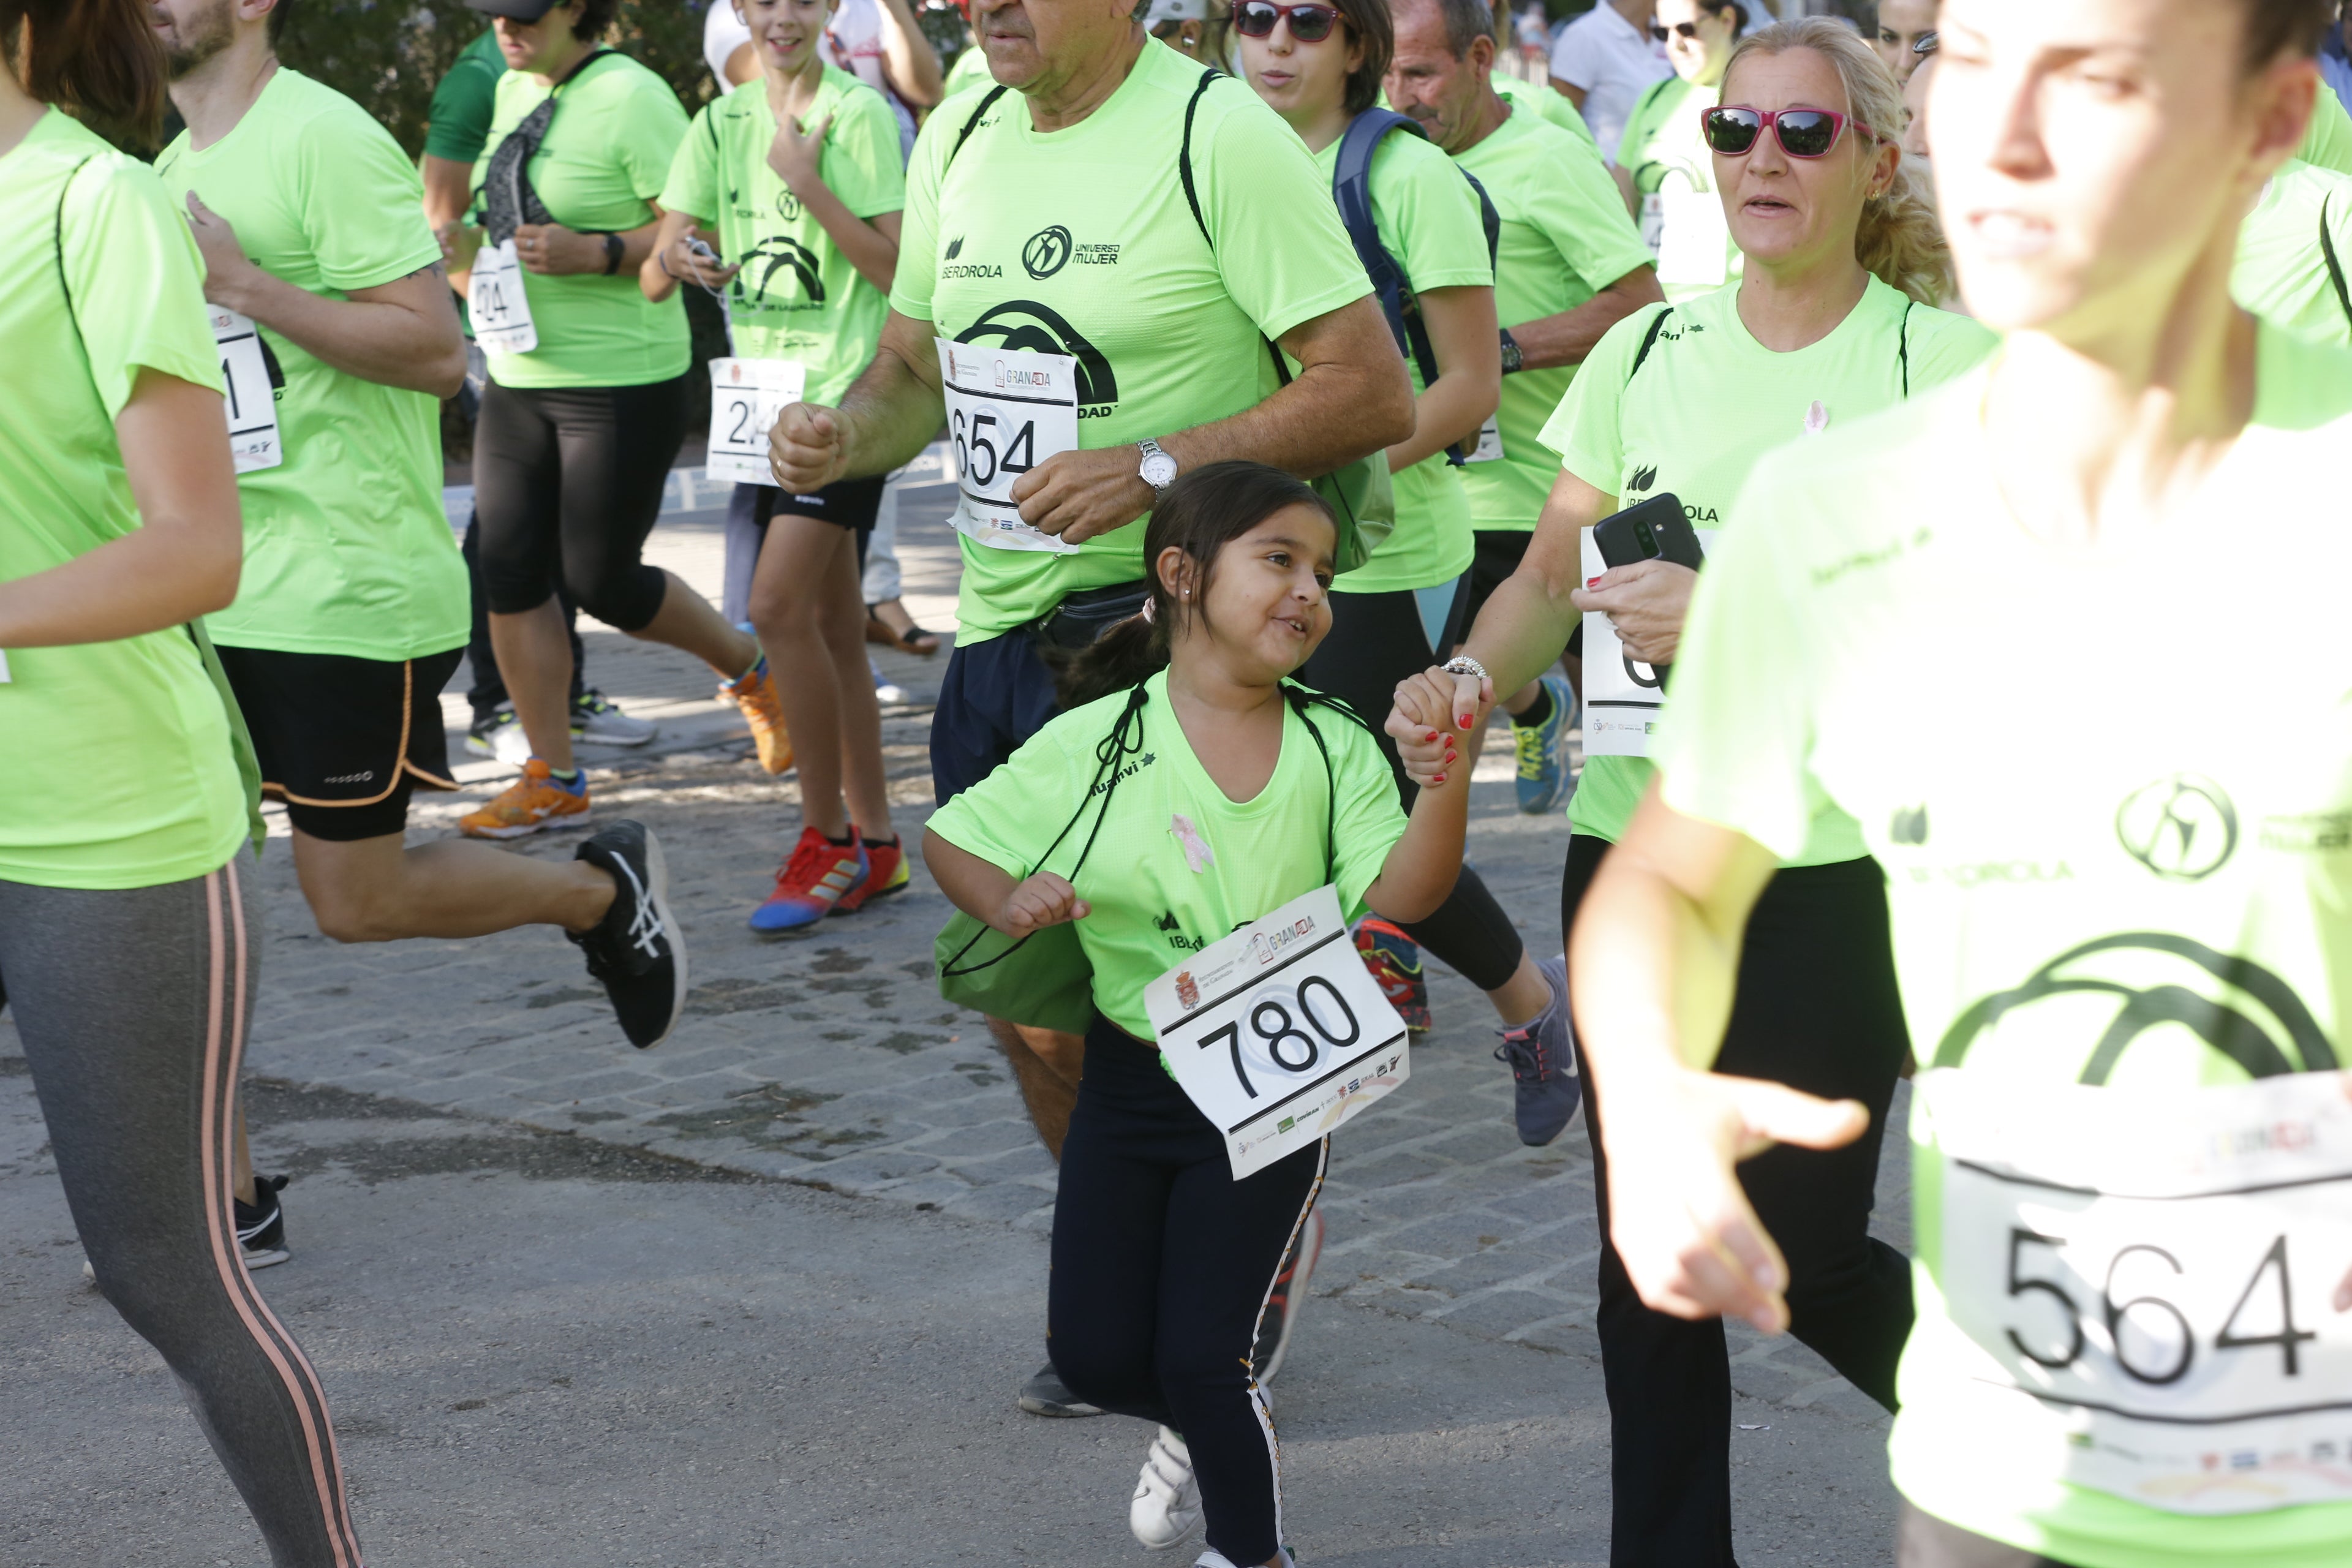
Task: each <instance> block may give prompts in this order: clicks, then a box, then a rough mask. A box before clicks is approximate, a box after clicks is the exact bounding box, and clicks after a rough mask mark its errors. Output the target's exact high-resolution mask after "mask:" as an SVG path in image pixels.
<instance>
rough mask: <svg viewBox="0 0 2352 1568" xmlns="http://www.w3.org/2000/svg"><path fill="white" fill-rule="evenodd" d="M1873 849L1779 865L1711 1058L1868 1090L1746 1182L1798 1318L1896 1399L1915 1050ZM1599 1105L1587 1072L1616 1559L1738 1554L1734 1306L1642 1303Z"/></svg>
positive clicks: (1795, 1323)
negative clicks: (1894, 1150)
mask: <svg viewBox="0 0 2352 1568" xmlns="http://www.w3.org/2000/svg"><path fill="white" fill-rule="evenodd" d="M1608 850H1609V845H1608V843H1607V841H1606V840H1603V839H1599V838H1593V837H1587V836H1585V835H1582V834H1580V835H1578V836H1577V837H1573V838H1571V839H1570V840H1569V846H1568V869H1567V872H1566V874H1565V876H1564V877H1563V879H1562V881H1561V887H1560V900H1559V902H1560V929H1561V930H1562V931H1573V930H1574V929H1575V924H1576V910H1577V905H1578V904H1579V903H1580V902H1581V901H1582V900H1583V897H1584V890H1585V889H1586V888H1587V887H1589V886H1591V881H1592V874H1593V872H1594V871H1595V870H1596V869H1597V868H1599V867H1600V864H1601V857H1602V856H1603V855H1605V854H1607V853H1608ZM1909 1041H1910V1037H1909V1033H1908V1031H1907V1030H1906V1027H1905V1026H1904V1022H1903V1008H1902V1001H1901V998H1900V997H1899V996H1898V995H1897V994H1896V991H1895V954H1894V949H1893V946H1892V944H1891V943H1890V942H1889V940H1888V936H1887V929H1886V884H1885V876H1884V874H1883V873H1882V872H1881V871H1880V870H1879V868H1878V862H1877V861H1875V860H1872V859H1868V858H1864V859H1861V860H1847V861H1842V862H1840V863H1838V864H1836V865H1832V866H1802V867H1793V868H1784V869H1783V870H1781V871H1780V872H1779V873H1778V874H1777V875H1775V876H1774V877H1773V879H1772V880H1771V882H1770V883H1769V885H1768V886H1767V887H1766V888H1765V889H1764V896H1763V897H1762V898H1761V899H1759V900H1757V903H1756V909H1755V911H1754V913H1752V914H1750V915H1749V916H1748V931H1747V935H1746V939H1745V941H1744V942H1743V943H1742V945H1741V948H1740V955H1739V978H1738V994H1737V996H1736V997H1735V998H1734V1000H1733V1003H1732V1007H1731V1020H1730V1024H1729V1026H1727V1028H1726V1029H1725V1031H1724V1037H1723V1049H1722V1052H1721V1053H1720V1054H1719V1055H1718V1056H1717V1058H1716V1061H1715V1066H1716V1069H1717V1071H1719V1072H1725V1073H1731V1074H1735V1075H1738V1076H1739V1077H1743V1078H1759V1079H1771V1080H1773V1081H1774V1082H1776V1083H1785V1084H1788V1085H1790V1087H1792V1088H1795V1089H1802V1090H1804V1091H1805V1092H1806V1093H1808V1094H1817V1095H1822V1096H1824V1097H1826V1098H1829V1099H1834V1100H1860V1101H1861V1102H1862V1103H1863V1104H1864V1105H1865V1106H1867V1107H1868V1108H1869V1110H1870V1128H1869V1131H1866V1132H1864V1134H1863V1136H1862V1137H1860V1138H1858V1139H1856V1140H1854V1142H1852V1143H1849V1144H1847V1145H1846V1146H1845V1147H1844V1148H1843V1149H1832V1150H1828V1151H1825V1152H1824V1151H1817V1150H1811V1149H1790V1148H1779V1149H1772V1150H1769V1151H1767V1152H1764V1153H1762V1154H1759V1155H1758V1156H1757V1157H1756V1158H1754V1159H1752V1160H1749V1161H1748V1162H1746V1163H1744V1164H1742V1165H1741V1166H1740V1167H1739V1181H1740V1185H1741V1186H1742V1187H1744V1188H1746V1189H1747V1193H1748V1202H1749V1203H1750V1204H1752V1205H1755V1208H1756V1214H1757V1217H1758V1218H1759V1219H1761V1220H1762V1221H1763V1223H1764V1226H1765V1228H1766V1229H1767V1230H1769V1232H1771V1234H1772V1237H1773V1239H1774V1240H1775V1241H1777V1242H1779V1243H1780V1251H1781V1254H1782V1255H1783V1256H1784V1257H1785V1258H1787V1259H1788V1263H1789V1275H1790V1283H1789V1289H1788V1301H1789V1328H1790V1332H1791V1333H1793V1334H1795V1335H1796V1336H1797V1338H1798V1339H1800V1340H1801V1341H1803V1342H1805V1343H1806V1344H1808V1345H1810V1346H1811V1347H1812V1348H1813V1350H1814V1351H1815V1352H1819V1354H1820V1355H1821V1357H1822V1360H1824V1361H1826V1362H1828V1363H1830V1365H1832V1366H1833V1367H1835V1368H1836V1369H1837V1370H1838V1372H1839V1373H1841V1374H1843V1376H1844V1377H1845V1379H1846V1380H1847V1381H1848V1382H1849V1383H1852V1384H1853V1385H1854V1386H1855V1387H1856V1388H1859V1389H1861V1390H1862V1391H1863V1392H1864V1394H1869V1395H1870V1396H1871V1397H1872V1398H1873V1399H1875V1400H1876V1401H1878V1403H1879V1404H1881V1405H1885V1407H1886V1408H1887V1409H1889V1410H1892V1409H1894V1408H1895V1362H1896V1360H1897V1359H1898V1358H1900V1356H1901V1355H1902V1353H1903V1342H1904V1340H1905V1339H1906V1338H1907V1337H1908V1336H1909V1334H1910V1332H1911V1319H1912V1306H1911V1266H1910V1264H1909V1263H1908V1262H1907V1261H1906V1260H1905V1258H1904V1257H1903V1255H1902V1254H1901V1253H1899V1252H1897V1251H1895V1249H1894V1248H1893V1247H1889V1246H1887V1245H1886V1244H1885V1242H1883V1241H1879V1240H1877V1239H1875V1238H1874V1237H1872V1236H1871V1235H1870V1209H1871V1203H1872V1200H1873V1198H1874V1195H1875V1193H1876V1188H1877V1183H1878V1148H1879V1142H1880V1140H1881V1139H1882V1137H1883V1136H1884V1135H1885V1128H1886V1106H1887V1102H1888V1100H1891V1099H1892V1098H1893V1096H1894V1093H1895V1079H1896V1077H1897V1076H1898V1075H1899V1074H1900V1073H1901V1072H1902V1070H1903V1062H1904V1058H1905V1057H1906V1055H1907V1054H1908V1052H1909V1049H1910V1043H1909ZM1605 1109H1606V1108H1605V1106H1604V1105H1603V1104H1602V1103H1601V1101H1600V1100H1597V1099H1596V1098H1595V1095H1594V1092H1593V1079H1592V1075H1591V1074H1590V1073H1587V1074H1586V1075H1585V1078H1584V1114H1585V1130H1586V1131H1587V1133H1588V1134H1589V1135H1590V1136H1591V1140H1592V1176H1593V1182H1592V1189H1593V1200H1594V1203H1595V1204H1596V1205H1597V1206H1598V1209H1599V1212H1600V1215H1601V1310H1600V1313H1599V1316H1598V1321H1597V1327H1598V1328H1599V1330H1600V1333H1601V1373H1602V1375H1603V1377H1604V1378H1605V1379H1606V1381H1607V1384H1608V1388H1609V1419H1610V1432H1611V1458H1610V1469H1611V1533H1610V1545H1609V1561H1610V1563H1611V1565H1612V1568H1636V1565H1639V1568H1649V1565H1651V1564H1655V1565H1657V1568H1729V1565H1730V1564H1731V1563H1732V1561H1733V1559H1732V1554H1731V1367H1730V1363H1729V1361H1728V1359H1727V1352H1726V1350H1725V1346H1724V1339H1723V1323H1722V1321H1721V1320H1719V1319H1716V1318H1709V1319H1707V1320H1706V1321H1704V1322H1696V1323H1694V1322H1688V1321H1685V1320H1683V1319H1680V1318H1674V1317H1669V1316H1667V1315H1666V1314H1665V1313H1664V1312H1654V1311H1652V1310H1650V1309H1649V1308H1647V1307H1645V1306H1643V1304H1642V1300H1641V1298H1640V1296H1638V1295H1637V1294H1635V1292H1634V1289H1633V1281H1632V1280H1630V1279H1627V1278H1626V1275H1625V1265H1624V1262H1623V1260H1622V1259H1621V1258H1619V1257H1618V1256H1617V1249H1616V1247H1613V1246H1612V1245H1610V1243H1609V1240H1608V1235H1609V1163H1608V1161H1607V1159H1606V1158H1605V1157H1604V1156H1603V1155H1602V1153H1601V1121H1602V1117H1603V1114H1604V1111H1605Z"/></svg>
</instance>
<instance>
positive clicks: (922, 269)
mask: <svg viewBox="0 0 2352 1568" xmlns="http://www.w3.org/2000/svg"><path fill="white" fill-rule="evenodd" d="M998 101H999V102H1002V101H1003V100H1001V99H1000V100H998ZM979 109H980V100H979V99H978V98H971V99H961V98H960V99H957V100H955V101H954V104H953V110H952V112H944V113H938V114H933V115H932V116H931V117H930V118H929V119H928V120H926V121H923V129H922V130H921V131H920V132H918V133H917V134H916V137H915V155H914V157H913V158H912V159H911V160H909V161H908V165H907V205H906V208H905V214H904V216H901V217H900V218H899V220H898V270H897V271H896V272H894V273H893V274H892V275H891V278H890V309H892V310H896V311H898V314H900V315H902V316H908V317H911V318H913V319H914V320H916V321H929V320H931V289H932V288H933V287H934V286H935V285H936V284H937V283H938V282H939V265H940V258H939V249H940V245H939V229H940V175H941V173H942V170H943V167H944V165H945V163H946V161H947V152H948V149H949V148H950V147H953V146H954V145H955V140H956V138H957V137H958V136H960V135H961V134H962V133H963V128H964V126H965V125H966V124H967V123H968V122H969V121H971V117H972V115H973V114H974V113H975V112H977V111H978V110H979Z"/></svg>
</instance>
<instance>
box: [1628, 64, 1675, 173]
mask: <svg viewBox="0 0 2352 1568" xmlns="http://www.w3.org/2000/svg"><path fill="white" fill-rule="evenodd" d="M1680 80H1682V78H1680V77H1674V76H1670V77H1668V78H1666V79H1665V80H1664V81H1654V82H1652V83H1651V84H1650V85H1649V86H1648V87H1646V88H1644V89H1642V96H1641V97H1639V98H1637V99H1635V100H1633V112H1632V113H1631V114H1628V115H1627V116H1626V117H1625V129H1624V131H1623V132H1621V133H1620V134H1619V136H1618V138H1617V156H1616V159H1615V160H1614V162H1615V164H1616V166H1617V167H1619V168H1624V167H1627V166H1628V165H1627V160H1629V159H1633V158H1638V157H1640V156H1641V155H1642V149H1643V148H1644V147H1647V146H1648V145H1649V144H1650V138H1651V137H1652V136H1654V135H1655V134H1656V133H1657V129H1658V125H1657V121H1658V99H1659V97H1660V96H1661V95H1662V94H1664V92H1665V90H1666V89H1668V88H1670V87H1672V86H1673V85H1674V84H1675V83H1676V82H1679V81H1680Z"/></svg>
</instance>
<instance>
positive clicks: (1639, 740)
mask: <svg viewBox="0 0 2352 1568" xmlns="http://www.w3.org/2000/svg"><path fill="white" fill-rule="evenodd" d="M1696 532H1697V534H1698V543H1699V548H1700V549H1701V550H1703V551H1705V552H1707V553H1708V554H1710V555H1712V554H1713V553H1714V552H1715V535H1716V531H1715V530H1714V529H1711V528H1702V529H1698V530H1696ZM1607 570H1609V567H1608V564H1607V563H1605V562H1603V561H1602V560H1601V546H1600V545H1599V544H1598V543H1596V542H1594V541H1593V537H1592V531H1591V529H1589V528H1588V529H1586V530H1585V531H1584V580H1585V581H1586V582H1588V583H1589V582H1591V580H1592V579H1593V578H1595V577H1598V576H1600V575H1601V574H1602V573H1603V572H1606V571H1607ZM1665 700H1666V692H1665V686H1664V682H1663V681H1662V680H1661V679H1659V676H1658V672H1657V671H1656V670H1654V669H1652V668H1650V667H1649V666H1648V665H1646V664H1642V663H1638V662H1636V661H1635V660H1633V659H1632V658H1627V657H1626V655H1625V645H1624V644H1623V643H1622V642H1620V641H1619V640H1618V638H1617V628H1616V626H1614V625H1612V623H1611V621H1610V619H1609V617H1608V616H1585V617H1584V754H1585V755H1586V756H1588V757H1646V756H1648V755H1649V754H1650V737H1651V736H1652V735H1653V734H1654V733H1656V731H1657V728H1658V710H1659V708H1660V707H1662V706H1664V702H1665Z"/></svg>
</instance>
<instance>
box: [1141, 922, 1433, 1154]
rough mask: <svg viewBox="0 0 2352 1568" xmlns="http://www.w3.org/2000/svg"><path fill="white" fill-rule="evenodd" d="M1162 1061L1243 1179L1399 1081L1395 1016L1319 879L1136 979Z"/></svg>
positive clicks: (1399, 1030)
mask: <svg viewBox="0 0 2352 1568" xmlns="http://www.w3.org/2000/svg"><path fill="white" fill-rule="evenodd" d="M1143 1005H1144V1009H1145V1011H1146V1012H1148V1013H1149V1014H1150V1016H1151V1026H1152V1029H1153V1030H1154V1031H1155V1032H1156V1033H1157V1034H1158V1035H1159V1037H1160V1055H1161V1056H1162V1057H1163V1058H1165V1059H1166V1060H1167V1062H1168V1068H1169V1070H1170V1071H1171V1072H1172V1073H1174V1074H1175V1075H1176V1082H1177V1084H1178V1085H1179V1086H1180V1087H1181V1088H1182V1089H1183V1090H1184V1092H1185V1094H1186V1095H1187V1096H1189V1097H1190V1098H1191V1100H1192V1103H1193V1104H1194V1105H1196V1106H1198V1107H1199V1108H1200V1110H1201V1114H1202V1115H1203V1116H1205V1117H1207V1118H1208V1119H1209V1120H1210V1121H1212V1122H1213V1123H1214V1124H1215V1126H1216V1129H1217V1131H1219V1132H1221V1133H1223V1135H1224V1139H1225V1153H1226V1156H1227V1158H1229V1159H1230V1160H1231V1161H1232V1162H1233V1167H1234V1180H1235V1181H1239V1180H1241V1178H1242V1177H1244V1176H1246V1175H1249V1174H1250V1173H1253V1172H1255V1171H1260V1170H1264V1169H1265V1167H1266V1166H1268V1165H1270V1164H1272V1163H1275V1162H1276V1160H1279V1159H1281V1158H1282V1157H1283V1156H1284V1155H1286V1154H1288V1153H1291V1152H1294V1151H1297V1150H1299V1149H1303V1148H1306V1147H1307V1145H1309V1144H1311V1143H1314V1142H1317V1141H1318V1140H1319V1139H1320V1138H1322V1137H1323V1136H1324V1135H1325V1134H1326V1133H1328V1132H1329V1131H1331V1130H1332V1129H1333V1128H1335V1127H1337V1126H1339V1124H1340V1123H1341V1122H1343V1121H1348V1120H1349V1118H1351V1117H1353V1116H1355V1115H1356V1114H1357V1113H1358V1112H1359V1111H1360V1110H1363V1109H1364V1108H1365V1107H1366V1106H1368V1105H1370V1104H1371V1103H1372V1101H1374V1100H1378V1099H1380V1098H1381V1096H1382V1095H1385V1094H1387V1093H1388V1092H1389V1091H1390V1090H1391V1089H1394V1088H1396V1087H1397V1085H1399V1084H1401V1083H1402V1082H1403V1081H1404V1080H1405V1077H1406V1074H1407V1073H1408V1072H1409V1071H1410V1070H1411V1063H1410V1061H1409V1059H1408V1052H1407V1047H1406V1041H1405V1027H1404V1020H1403V1019H1402V1018H1400V1017H1399V1016H1397V1010H1396V1009H1395V1008H1394V1007H1392V1006H1391V1005H1389V1000H1388V998H1387V997H1386V996H1384V995H1382V994H1381V988H1380V985H1379V984H1378V983H1377V982H1376V981H1374V980H1373V979H1372V977H1371V974H1370V972H1368V971H1367V970H1366V969H1365V968H1364V961H1363V960H1362V958H1360V956H1358V954H1357V952H1356V945H1355V943H1354V942H1350V941H1349V939H1348V922H1347V921H1345V920H1343V919H1341V918H1340V914H1339V894H1338V892H1337V891H1335V890H1334V889H1332V888H1330V887H1328V886H1325V887H1321V888H1318V889H1315V891H1313V892H1311V893H1308V894H1307V895H1305V896H1304V897H1302V898H1297V899H1293V900H1291V901H1290V902H1288V903H1286V904H1285V905H1283V906H1282V908H1280V909H1278V910H1275V911H1274V912H1273V913H1272V914H1270V915H1267V916H1265V918H1264V919H1262V920H1256V921H1251V922H1250V923H1249V924H1248V925H1245V926H1244V927H1242V928H1241V930H1239V931H1235V932H1234V933H1233V935H1231V936H1229V937H1227V938H1225V939H1224V940H1223V942H1215V943H1213V944H1212V945H1210V946H1209V947H1206V948H1204V949H1202V951H1201V952H1198V953H1196V954H1194V955H1193V956H1192V959H1191V960H1190V961H1189V962H1187V963H1180V964H1178V965H1177V966H1176V967H1175V968H1173V969H1171V970H1170V971H1169V972H1168V973H1165V974H1162V975H1161V976H1160V978H1159V979H1157V980H1154V981H1152V982H1151V983H1150V984H1148V985H1146V986H1145V987H1144V988H1143Z"/></svg>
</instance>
